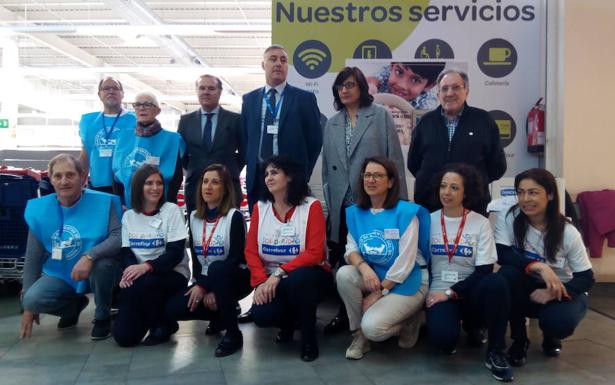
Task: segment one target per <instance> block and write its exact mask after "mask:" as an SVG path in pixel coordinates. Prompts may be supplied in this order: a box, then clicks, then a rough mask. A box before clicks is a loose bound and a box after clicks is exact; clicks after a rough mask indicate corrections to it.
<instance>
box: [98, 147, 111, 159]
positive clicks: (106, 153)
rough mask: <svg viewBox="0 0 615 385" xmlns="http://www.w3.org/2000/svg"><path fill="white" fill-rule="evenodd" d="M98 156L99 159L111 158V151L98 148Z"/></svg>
mask: <svg viewBox="0 0 615 385" xmlns="http://www.w3.org/2000/svg"><path fill="white" fill-rule="evenodd" d="M98 156H100V157H101V158H110V157H112V156H113V149H112V148H99V149H98Z"/></svg>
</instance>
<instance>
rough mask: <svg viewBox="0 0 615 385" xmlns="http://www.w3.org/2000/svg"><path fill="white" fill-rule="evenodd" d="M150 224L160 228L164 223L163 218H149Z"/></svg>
mask: <svg viewBox="0 0 615 385" xmlns="http://www.w3.org/2000/svg"><path fill="white" fill-rule="evenodd" d="M149 225H150V226H152V227H153V228H155V229H158V228H160V225H162V220H160V219H158V218H152V219H150V220H149Z"/></svg>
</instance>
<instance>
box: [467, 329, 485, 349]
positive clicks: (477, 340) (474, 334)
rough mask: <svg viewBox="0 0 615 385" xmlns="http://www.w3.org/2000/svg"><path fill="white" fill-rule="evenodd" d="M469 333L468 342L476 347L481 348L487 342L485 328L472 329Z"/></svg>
mask: <svg viewBox="0 0 615 385" xmlns="http://www.w3.org/2000/svg"><path fill="white" fill-rule="evenodd" d="M467 333H468V344H469V345H470V346H472V347H475V348H480V347H481V346H483V345H484V344H486V343H487V336H486V333H485V329H482V328H480V329H472V330H470V331H468V332H467Z"/></svg>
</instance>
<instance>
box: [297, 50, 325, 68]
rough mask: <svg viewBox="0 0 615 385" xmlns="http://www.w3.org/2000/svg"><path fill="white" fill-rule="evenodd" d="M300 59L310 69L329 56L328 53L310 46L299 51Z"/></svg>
mask: <svg viewBox="0 0 615 385" xmlns="http://www.w3.org/2000/svg"><path fill="white" fill-rule="evenodd" d="M298 56H299V59H301V61H302V62H303V63H304V64H305V65H306V66H307V67H308V68H309V69H310V70H312V71H313V70H314V68H316V67H318V65H319V64H320V63H322V62H323V61H324V60H325V59H326V58H327V53H326V52H324V51H321V50H319V49H317V48H308V49H305V50H303V51H301V52H299V55H298Z"/></svg>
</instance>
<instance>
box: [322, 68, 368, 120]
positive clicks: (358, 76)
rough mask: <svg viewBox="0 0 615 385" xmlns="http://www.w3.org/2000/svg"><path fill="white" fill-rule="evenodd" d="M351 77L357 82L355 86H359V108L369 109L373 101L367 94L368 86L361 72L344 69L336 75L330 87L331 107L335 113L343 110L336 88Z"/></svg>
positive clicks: (356, 69)
mask: <svg viewBox="0 0 615 385" xmlns="http://www.w3.org/2000/svg"><path fill="white" fill-rule="evenodd" d="M351 76H354V78H355V80H356V81H357V85H358V86H359V92H360V95H359V107H361V108H362V107H369V106H371V105H372V102H373V101H374V97H373V96H372V95H370V94H369V85H368V84H367V79H365V75H363V72H361V70H360V69H358V68H357V67H344V68H342V70H341V71H340V72H339V73H338V74H337V77H336V78H335V81H334V82H333V85H332V86H331V90H332V91H333V98H334V101H333V105H334V106H335V109H336V110H337V111H341V110H343V109H344V104H343V103H342V100H341V99H340V95H339V93H338V90H337V86H338V85H340V84H344V82H345V81H346V79H348V78H349V77H351Z"/></svg>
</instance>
